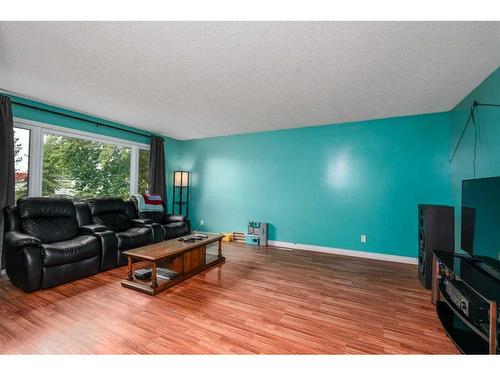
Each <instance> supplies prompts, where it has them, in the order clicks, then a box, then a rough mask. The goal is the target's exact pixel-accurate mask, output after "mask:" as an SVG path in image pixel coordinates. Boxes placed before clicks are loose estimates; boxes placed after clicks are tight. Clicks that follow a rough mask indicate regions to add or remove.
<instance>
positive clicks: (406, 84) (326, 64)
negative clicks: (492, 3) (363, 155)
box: [0, 22, 500, 139]
mask: <svg viewBox="0 0 500 375" xmlns="http://www.w3.org/2000/svg"><path fill="white" fill-rule="evenodd" d="M499 64H500V23H499V22H469V23H463V22H413V23H412V22H380V23H377V22H347V23H346V22H147V23H139V22H103V23H92V22H90V23H89V22H41V23H36V22H23V23H9V22H0V88H1V89H3V90H8V91H10V92H14V93H17V94H20V95H24V96H26V97H30V98H33V99H37V100H41V101H43V102H46V103H49V104H56V105H59V106H62V107H66V108H69V109H74V110H77V111H80V112H84V113H88V114H93V115H96V116H100V117H103V118H106V119H109V120H114V121H118V122H121V123H124V124H128V125H132V126H136V127H138V128H142V129H147V130H151V131H154V132H157V133H160V134H164V135H168V136H172V137H175V138H180V139H190V138H202V137H209V136H216V135H226V134H237V133H247V132H256V131H263V130H273V129H284V128H293V127H303V126H309V125H318V124H330V123H340V122H345V121H357V120H368V119H375V118H384V117H393V116H401V115H412V114H421V113H428V112H437V111H446V110H449V109H451V108H452V107H453V106H454V105H456V104H457V103H458V102H459V101H460V100H461V99H462V98H463V97H464V96H465V95H466V94H468V93H469V92H470V91H471V90H472V89H474V88H475V87H476V86H477V85H478V84H479V83H480V82H481V81H482V80H483V79H484V78H486V77H487V76H488V75H489V74H490V73H492V72H493V71H494V70H495V69H496V68H497V67H498V66H499Z"/></svg>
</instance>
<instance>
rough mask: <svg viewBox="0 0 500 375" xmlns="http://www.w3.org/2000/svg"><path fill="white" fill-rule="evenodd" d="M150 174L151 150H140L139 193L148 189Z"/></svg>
mask: <svg viewBox="0 0 500 375" xmlns="http://www.w3.org/2000/svg"><path fill="white" fill-rule="evenodd" d="M148 175H149V150H142V149H141V150H139V182H138V189H137V191H138V192H139V193H146V192H147V191H148Z"/></svg>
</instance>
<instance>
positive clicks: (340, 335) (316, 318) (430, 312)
mask: <svg viewBox="0 0 500 375" xmlns="http://www.w3.org/2000/svg"><path fill="white" fill-rule="evenodd" d="M223 252H224V254H225V256H226V258H227V260H226V262H225V263H223V264H222V265H219V266H216V267H215V268H212V269H210V270H208V271H206V272H204V273H201V274H199V275H196V276H194V277H193V278H191V279H188V280H186V281H184V282H182V283H180V284H178V285H176V286H174V287H173V288H172V289H170V290H167V291H165V292H162V293H160V294H159V295H157V296H154V297H152V296H148V295H145V294H142V293H138V292H136V291H133V290H130V289H126V288H124V287H122V286H121V285H120V281H121V279H122V278H123V277H125V274H126V268H125V267H122V268H118V269H115V270H111V271H108V272H104V273H100V274H97V275H95V276H92V277H89V278H86V279H83V280H78V281H75V282H72V283H69V284H65V285H61V286H58V287H55V288H52V289H48V290H41V291H37V292H34V293H30V294H25V293H24V292H22V291H20V290H19V289H17V288H15V287H14V286H13V285H12V284H11V283H10V281H9V280H8V278H7V276H6V275H2V276H0V352H1V353H71V354H79V353H81V354H94V353H95V354H99V353H108V354H116V353H130V354H135V353H137V354H170V353H172V354H178V353H195V354H204V353H210V354H217V353H225V354H256V353H267V354H278V353H281V354H302V353H317V354H345V353H353V354H358V353H398V354H399V353H440V354H442V353H458V351H457V349H456V348H455V347H454V345H453V344H452V342H451V341H450V340H449V339H448V338H447V337H446V335H445V333H444V331H443V329H442V327H441V325H440V323H439V321H438V318H437V316H436V313H435V310H434V306H433V305H432V304H431V303H430V293H429V291H427V290H425V289H424V288H423V287H422V286H421V285H420V283H419V282H418V280H417V277H416V272H417V267H416V266H415V265H407V264H399V263H391V262H383V261H376V260H368V259H361V258H353V257H345V256H339V255H332V254H324V253H314V252H307V251H299V250H293V251H289V250H284V249H277V248H271V247H268V248H264V247H263V248H255V247H250V246H247V245H244V244H239V243H229V244H228V243H224V246H223Z"/></svg>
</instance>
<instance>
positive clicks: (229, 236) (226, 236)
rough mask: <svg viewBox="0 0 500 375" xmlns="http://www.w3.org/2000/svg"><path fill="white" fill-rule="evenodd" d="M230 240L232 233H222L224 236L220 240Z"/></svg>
mask: <svg viewBox="0 0 500 375" xmlns="http://www.w3.org/2000/svg"><path fill="white" fill-rule="evenodd" d="M232 240H233V234H232V233H224V238H223V239H222V241H226V242H229V241H232Z"/></svg>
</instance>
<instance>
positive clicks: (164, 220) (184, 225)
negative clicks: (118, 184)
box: [125, 196, 191, 240]
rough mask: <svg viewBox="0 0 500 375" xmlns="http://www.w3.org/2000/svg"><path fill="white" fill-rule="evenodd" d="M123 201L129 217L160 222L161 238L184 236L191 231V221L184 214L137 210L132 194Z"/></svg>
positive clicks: (137, 204)
mask: <svg viewBox="0 0 500 375" xmlns="http://www.w3.org/2000/svg"><path fill="white" fill-rule="evenodd" d="M125 203H126V204H127V208H128V214H129V216H130V217H132V218H137V219H149V220H151V221H152V222H153V223H158V224H160V225H161V226H162V228H163V238H164V239H165V240H170V239H172V238H178V237H182V236H186V235H188V234H189V233H191V223H190V221H189V220H188V218H187V217H186V216H181V215H169V214H165V213H164V212H139V203H138V202H137V199H136V198H135V197H134V196H131V197H130V201H127V202H125Z"/></svg>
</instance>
